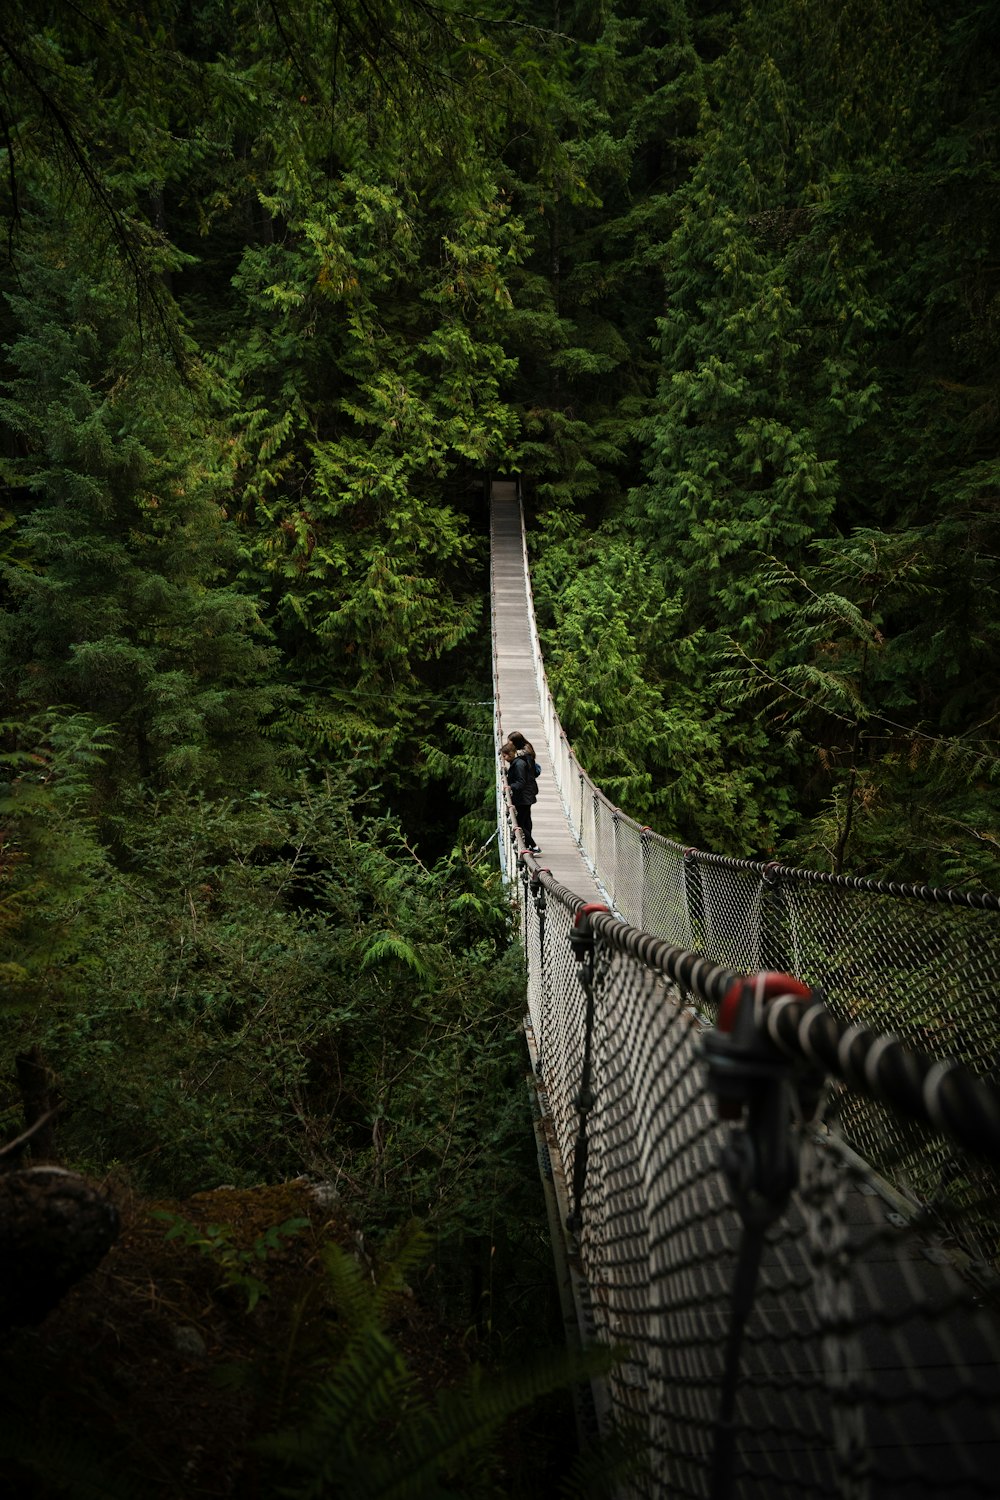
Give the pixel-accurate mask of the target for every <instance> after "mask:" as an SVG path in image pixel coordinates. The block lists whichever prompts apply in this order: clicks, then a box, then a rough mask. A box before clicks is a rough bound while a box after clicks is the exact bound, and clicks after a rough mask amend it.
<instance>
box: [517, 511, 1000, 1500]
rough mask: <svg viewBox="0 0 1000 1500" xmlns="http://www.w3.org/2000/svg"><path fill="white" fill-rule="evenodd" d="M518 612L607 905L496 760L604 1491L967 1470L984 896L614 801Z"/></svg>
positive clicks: (981, 1431)
mask: <svg viewBox="0 0 1000 1500" xmlns="http://www.w3.org/2000/svg"><path fill="white" fill-rule="evenodd" d="M522 550H523V533H522ZM526 567H527V564H526V559H525V568H526ZM529 588H530V584H529ZM529 599H530V594H529ZM531 632H532V637H533V651H534V658H535V672H536V680H537V688H538V694H539V702H540V705H541V712H542V718H543V722H544V724H545V727H546V733H547V738H548V746H549V751H550V756H551V762H552V768H553V775H554V779H555V781H556V784H557V785H558V787H559V789H560V792H561V795H562V799H563V803H564V807H565V810H566V815H567V818H568V820H569V822H570V824H571V826H572V828H573V830H574V833H575V834H576V837H577V839H578V840H579V842H580V844H581V847H582V849H583V851H584V853H585V854H586V856H587V858H588V860H589V862H590V864H591V866H592V868H593V869H594V871H595V873H596V875H597V877H598V880H599V882H600V884H601V886H602V888H603V889H605V890H607V891H608V892H609V894H610V898H611V900H612V901H613V903H614V907H615V911H614V913H611V912H607V911H603V910H600V909H596V910H595V909H592V908H588V907H585V906H584V905H583V903H582V901H581V899H580V898H579V897H578V896H576V895H575V894H574V893H573V892H572V891H570V890H567V889H566V888H565V887H563V886H561V885H559V884H558V883H557V882H556V881H555V880H554V879H553V878H552V876H551V875H550V874H549V873H548V872H546V871H543V870H542V869H540V868H539V866H538V864H537V862H535V861H534V860H533V859H532V858H531V856H530V855H529V854H527V853H526V852H525V851H524V849H523V845H522V844H521V843H520V841H519V836H518V834H517V831H516V828H515V826H514V821H513V818H512V809H511V807H510V804H509V799H508V797H507V794H506V790H505V788H504V787H503V786H502V785H501V784H500V783H499V781H498V811H499V817H500V826H501V844H502V848H503V856H502V857H503V859H504V864H505V869H506V870H507V872H508V875H509V876H510V878H511V881H512V890H513V891H514V892H515V893H516V897H517V906H518V922H519V927H520V932H521V934H522V937H523V942H524V952H525V962H526V965H527V978H528V1003H529V1018H528V1023H527V1025H528V1032H529V1041H530V1045H531V1055H532V1058H533V1060H534V1063H535V1068H534V1073H535V1084H536V1087H537V1089H538V1091H539V1097H540V1100H541V1103H540V1105H539V1109H540V1110H541V1111H542V1112H543V1113H544V1115H545V1120H546V1135H547V1139H549V1140H550V1142H551V1144H552V1148H553V1153H554V1155H555V1157H556V1158H557V1172H556V1175H557V1179H558V1182H559V1183H560V1184H561V1191H562V1194H563V1199H564V1201H563V1216H562V1217H563V1220H564V1222H565V1224H566V1226H567V1228H566V1233H567V1238H568V1244H569V1252H570V1256H571V1258H572V1261H573V1264H574V1266H575V1267H576V1270H577V1273H578V1278H579V1282H580V1284H581V1285H583V1286H585V1287H586V1297H585V1299H584V1302H583V1304H582V1305H581V1317H582V1319H583V1321H584V1323H585V1325H586V1326H585V1334H586V1336H587V1337H588V1338H592V1339H597V1340H601V1341H604V1342H608V1343H613V1344H615V1345H617V1346H618V1347H619V1348H620V1349H621V1350H622V1357H621V1359H620V1360H619V1362H618V1364H617V1365H616V1366H615V1368H614V1371H613V1373H612V1375H611V1377H610V1378H609V1383H608V1387H607V1393H606V1394H607V1401H608V1415H609V1419H610V1420H612V1421H613V1422H614V1424H615V1425H616V1426H617V1427H619V1428H620V1429H622V1430H624V1431H626V1432H631V1433H632V1434H633V1435H634V1436H635V1439H636V1451H637V1453H638V1455H639V1458H638V1461H637V1465H636V1467H635V1470H634V1472H633V1474H632V1476H631V1478H630V1479H629V1480H628V1481H627V1483H623V1486H622V1490H621V1493H622V1494H623V1495H625V1494H627V1495H629V1496H635V1497H642V1500H647V1497H649V1500H652V1497H659V1496H662V1495H668V1494H669V1495H671V1496H674V1495H676V1496H692V1497H699V1500H702V1497H704V1500H728V1497H739V1500H743V1497H747V1500H749V1497H758V1496H759V1497H761V1500H770V1497H771V1496H777V1495H782V1494H786V1493H792V1492H794V1493H795V1494H797V1495H801V1494H806V1495H808V1496H814V1495H815V1496H819V1495H836V1496H842V1497H845V1500H848V1497H849V1500H855V1497H857V1500H881V1497H883V1496H885V1497H889V1496H893V1497H903V1496H907V1497H908V1496H911V1495H912V1496H920V1495H948V1496H962V1497H965V1496H974V1495H975V1496H985V1495H993V1494H995V1493H996V1492H997V1480H996V1475H997V1474H998V1473H1000V1292H998V1281H997V1274H996V1271H997V1265H998V1259H1000V1257H998V1231H997V1223H998V1207H1000V1203H998V1199H1000V1093H998V1091H997V1089H996V1088H995V1087H994V1084H995V1082H996V1068H997V1057H998V1040H1000V1007H998V1004H997V1000H998V994H997V988H998V984H1000V924H998V923H997V920H996V915H997V911H998V909H1000V902H998V901H997V899H996V898H994V897H990V896H983V895H968V894H965V893H961V892H946V891H936V890H930V889H926V888H922V887H903V886H898V885H895V884H882V883H879V882H873V881H861V880H852V879H850V878H846V877H836V878H835V877H829V876H824V875H821V874H816V873H813V872H807V871H800V870H794V869H791V868H787V867H784V866H782V865H780V864H777V863H773V862H772V863H765V862H760V861H752V860H739V859H732V858H728V857H724V856H720V855H714V854H710V853H705V852H703V851H698V850H692V849H685V848H683V847H682V846H681V845H680V844H678V843H675V842H672V841H671V840H668V839H665V838H662V837H661V836H659V835H657V834H656V833H654V832H653V831H652V830H650V829H648V828H644V827H642V826H640V825H638V824H637V823H635V822H634V821H633V820H631V819H629V818H627V817H626V816H625V815H624V814H623V813H622V812H621V811H620V810H619V809H616V808H615V807H614V806H613V804H612V803H611V802H610V801H609V799H607V798H606V797H605V796H604V795H603V794H602V793H601V792H600V790H599V789H598V788H597V787H595V786H594V785H593V783H591V782H590V780H589V778H588V777H587V775H586V773H585V772H584V771H583V769H582V768H581V767H580V766H579V765H578V763H577V762H576V759H575V757H574V755H573V752H572V749H571V747H570V746H569V744H568V742H567V740H566V737H565V735H564V734H563V732H562V729H561V726H560V724H559V720H558V715H557V714H556V711H555V707H554V704H553V701H552V698H551V694H550V693H549V691H548V686H547V683H546V680H545V673H544V666H543V662H542V657H541V651H540V648H539V645H538V637H537V632H536V631H535V626H534V621H533V620H532V621H531ZM759 971H776V972H774V973H770V974H769V973H761V972H759ZM748 974H749V975H750V976H751V977H750V979H747V978H744V977H741V976H745V975H748ZM790 975H794V976H796V977H795V978H791V977H789V976H790Z"/></svg>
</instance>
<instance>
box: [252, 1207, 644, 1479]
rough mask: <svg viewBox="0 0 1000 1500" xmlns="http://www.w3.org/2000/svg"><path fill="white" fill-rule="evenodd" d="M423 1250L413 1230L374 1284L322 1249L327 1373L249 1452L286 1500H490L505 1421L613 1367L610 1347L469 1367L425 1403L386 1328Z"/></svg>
mask: <svg viewBox="0 0 1000 1500" xmlns="http://www.w3.org/2000/svg"><path fill="white" fill-rule="evenodd" d="M427 1248H428V1240H427V1237H426V1235H425V1234H424V1233H423V1231H422V1230H420V1228H419V1227H417V1226H411V1227H410V1228H409V1229H408V1230H407V1231H405V1232H404V1234H403V1235H402V1237H401V1238H400V1239H399V1240H398V1241H397V1243H396V1245H395V1246H394V1247H393V1249H392V1252H391V1255H390V1258H389V1259H388V1261H387V1263H386V1265H385V1267H384V1268H383V1270H382V1271H381V1273H380V1275H379V1276H378V1277H377V1278H375V1277H372V1276H371V1275H369V1274H366V1272H365V1271H364V1270H363V1269H362V1267H361V1265H360V1264H359V1263H358V1261H357V1260H356V1259H355V1258H354V1257H353V1256H351V1255H350V1254H349V1253H348V1252H346V1251H345V1250H343V1249H341V1248H340V1247H339V1246H331V1247H329V1248H328V1249H327V1251H326V1253H325V1264H326V1269H327V1274H328V1276H329V1285H330V1296H331V1301H332V1303H333V1307H334V1309H335V1311H336V1314H337V1320H336V1322H335V1323H334V1324H333V1326H332V1330H331V1335H330V1337H331V1341H332V1344H333V1348H332V1350H331V1359H330V1364H329V1367H328V1368H327V1370H326V1371H325V1373H324V1374H323V1375H322V1376H321V1378H320V1379H319V1380H317V1381H316V1382H314V1384H313V1385H312V1386H311V1387H310V1389H309V1390H308V1392H307V1394H306V1398H305V1402H304V1410H303V1413H302V1416H301V1419H300V1421H299V1422H298V1423H297V1424H296V1425H295V1426H294V1427H290V1428H287V1429H285V1430H283V1431H280V1432H277V1433H273V1434H270V1435H268V1436H266V1437H263V1438H260V1439H259V1440H258V1441H257V1443H256V1444H255V1447H256V1449H257V1451H258V1452H259V1453H261V1454H262V1455H264V1456H265V1457H266V1458H268V1459H270V1460H271V1461H272V1462H273V1463H274V1464H275V1465H276V1467H277V1468H278V1470H279V1471H280V1475H281V1478H280V1481H279V1483H278V1493H279V1494H281V1495H283V1496H287V1497H289V1500H320V1497H322V1496H324V1495H329V1494H340V1495H350V1496H351V1500H404V1497H405V1500H438V1497H441V1500H443V1497H445V1496H451V1497H454V1496H455V1495H456V1494H476V1495H482V1494H484V1493H486V1494H488V1493H490V1492H491V1489H490V1485H491V1478H490V1476H491V1474H492V1473H493V1471H494V1470H495V1468H496V1459H495V1456H494V1454H493V1451H492V1447H493V1443H494V1440H495V1438H496V1436H497V1434H498V1432H499V1430H500V1428H501V1427H502V1426H503V1424H504V1423H505V1422H506V1421H507V1420H508V1418H510V1417H511V1416H512V1415H513V1414H514V1413H516V1412H518V1411H521V1410H523V1409H524V1408H526V1407H528V1406H530V1405H531V1404H532V1403H533V1402H534V1401H537V1400H538V1399H539V1398H540V1397H543V1396H545V1395H548V1394H550V1393H552V1392H555V1391H559V1390H565V1389H567V1388H569V1387H570V1386H572V1385H574V1384H578V1383H579V1382H581V1381H585V1380H588V1379H590V1378H592V1377H593V1376H595V1375H598V1374H601V1373H604V1372H605V1371H606V1370H608V1369H609V1368H610V1367H611V1365H612V1364H613V1362H614V1360H615V1358H616V1353H615V1351H612V1350H609V1349H606V1348H599V1349H593V1350H589V1351H587V1352H586V1353H584V1354H579V1353H571V1352H568V1351H567V1352H561V1351H557V1352H555V1353H552V1352H549V1353H547V1354H545V1355H543V1356H542V1357H540V1358H539V1359H538V1360H536V1361H535V1363H534V1364H532V1365H531V1366H529V1367H527V1368H523V1369H519V1370H516V1371H513V1372H510V1373H506V1374H503V1375H498V1376H493V1375H490V1374H488V1373H487V1372H485V1371H484V1370H482V1369H481V1368H479V1367H475V1368H473V1369H472V1371H471V1372H470V1374H469V1375H468V1377H467V1378H466V1379H465V1380H463V1381H462V1383H461V1384H460V1385H458V1386H456V1387H454V1388H452V1389H449V1390H445V1391H442V1392H440V1393H438V1395H437V1396H436V1397H435V1398H434V1399H433V1400H429V1399H426V1398H425V1397H424V1396H423V1395H422V1394H421V1390H420V1385H419V1382H418V1380H417V1378H416V1376H415V1374H414V1373H413V1371H412V1370H411V1369H410V1368H409V1366H408V1365H407V1363H406V1361H405V1359H404V1358H403V1356H402V1354H401V1353H400V1351H399V1350H398V1349H397V1348H396V1346H395V1344H394V1343H393V1341H392V1339H391V1337H390V1335H389V1332H388V1324H389V1320H390V1318H391V1316H392V1312H393V1308H394V1306H395V1305H396V1303H397V1299H398V1297H399V1294H400V1291H401V1290H402V1289H403V1287H404V1286H405V1276H406V1275H407V1274H408V1272H409V1271H411V1270H412V1269H413V1268H414V1267H415V1266H416V1264H417V1263H418V1262H419V1261H420V1260H421V1259H422V1258H423V1257H424V1256H425V1255H426V1253H427ZM609 1465H610V1467H611V1468H612V1469H613V1470H614V1471H615V1472H618V1471H619V1469H620V1460H619V1459H615V1460H614V1461H613V1462H612V1461H611V1459H609ZM493 1492H494V1493H500V1492H499V1491H493ZM580 1493H582V1491H581V1492H580Z"/></svg>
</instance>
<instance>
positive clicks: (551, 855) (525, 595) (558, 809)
mask: <svg viewBox="0 0 1000 1500" xmlns="http://www.w3.org/2000/svg"><path fill="white" fill-rule="evenodd" d="M490 514H491V527H492V547H493V629H494V632H495V635H496V673H497V681H496V694H497V709H498V714H499V721H500V732H501V735H502V736H503V737H504V738H506V736H507V735H509V734H510V733H511V732H512V731H514V730H520V732H521V733H522V734H523V735H524V736H525V738H526V739H528V740H530V742H531V743H532V745H534V747H535V753H536V756H537V758H538V760H539V762H540V763H541V767H542V774H541V776H540V777H539V779H538V802H537V803H536V805H535V809H534V814H533V818H532V825H533V828H534V834H535V840H536V842H537V844H538V845H539V847H540V848H541V851H542V852H541V855H540V856H539V859H538V863H539V865H540V866H541V867H542V868H543V869H547V870H551V872H552V876H553V878H554V879H555V880H558V881H559V883H560V885H564V886H566V887H567V888H568V889H569V890H571V891H575V892H576V893H577V895H579V897H580V898H581V900H583V901H606V899H607V898H606V897H605V895H604V894H603V893H602V891H601V889H600V887H599V885H598V883H597V881H596V880H595V878H594V874H593V871H592V870H591V868H590V865H589V864H588V862H587V860H586V858H585V856H584V854H583V851H582V849H581V848H580V845H579V843H578V842H577V839H576V837H575V835H574V833H573V830H572V828H571V826H570V823H569V819H568V817H567V814H566V810H565V808H564V807H563V803H562V799H561V797H560V795H559V791H558V788H557V787H556V785H555V782H554V781H553V779H552V775H551V767H552V760H553V757H552V747H551V746H550V745H549V743H548V740H547V736H546V731H545V727H544V724H543V721H542V713H541V706H540V704H539V699H538V679H537V677H536V674H535V658H534V653H533V650H532V629H531V622H532V619H533V607H532V604H531V598H530V583H529V580H528V577H527V571H526V569H525V566H524V550H523V541H522V534H521V507H520V502H519V499H518V494H517V485H516V483H515V482H514V481H513V480H497V479H495V480H494V481H493V483H492V486H491V494H490Z"/></svg>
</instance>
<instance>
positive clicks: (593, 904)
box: [573, 901, 611, 927]
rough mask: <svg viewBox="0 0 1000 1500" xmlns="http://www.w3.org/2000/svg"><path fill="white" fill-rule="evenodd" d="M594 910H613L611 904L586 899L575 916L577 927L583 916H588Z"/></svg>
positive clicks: (574, 924)
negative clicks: (606, 904)
mask: <svg viewBox="0 0 1000 1500" xmlns="http://www.w3.org/2000/svg"><path fill="white" fill-rule="evenodd" d="M592 911H606V912H608V913H609V915H610V912H611V908H610V906H605V905H604V902H603V901H586V902H584V904H583V906H580V907H578V908H577V912H576V916H575V917H574V918H573V926H574V927H576V926H577V925H578V923H579V921H580V918H581V917H586V916H588V915H589V914H590V912H592Z"/></svg>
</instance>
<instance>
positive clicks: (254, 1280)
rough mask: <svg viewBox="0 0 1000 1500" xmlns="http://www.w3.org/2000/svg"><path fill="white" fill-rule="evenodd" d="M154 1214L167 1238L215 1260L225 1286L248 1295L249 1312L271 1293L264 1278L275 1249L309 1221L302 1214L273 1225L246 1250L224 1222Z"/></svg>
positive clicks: (157, 1211) (161, 1211)
mask: <svg viewBox="0 0 1000 1500" xmlns="http://www.w3.org/2000/svg"><path fill="white" fill-rule="evenodd" d="M153 1217H154V1218H156V1219H160V1220H161V1221H162V1222H163V1223H164V1224H165V1225H167V1226H168V1227H167V1232H166V1238H167V1239H168V1240H180V1241H181V1243H182V1244H183V1245H185V1246H187V1247H188V1248H193V1249H196V1250H198V1251H200V1253H201V1254H202V1255H204V1256H205V1257H206V1259H208V1260H210V1261H211V1262H212V1265H213V1266H214V1267H215V1268H216V1270H217V1271H218V1273H219V1276H220V1278H221V1281H222V1284H223V1286H225V1287H227V1288H231V1289H232V1290H234V1291H238V1292H241V1293H242V1294H243V1295H244V1296H245V1297H246V1299H247V1312H253V1310H254V1308H255V1307H256V1306H257V1303H258V1302H259V1301H260V1299H261V1297H266V1296H267V1295H268V1289H267V1282H266V1281H265V1280H264V1279H263V1269H264V1263H265V1262H266V1261H267V1259H268V1256H269V1255H270V1254H271V1253H272V1251H276V1250H280V1249H281V1248H282V1242H283V1241H284V1240H286V1239H288V1238H290V1237H291V1236H292V1235H295V1234H298V1233H299V1231H300V1230H302V1229H305V1228H306V1227H307V1226H308V1224H309V1220H308V1219H304V1218H302V1217H300V1216H296V1217H293V1218H291V1219H286V1220H285V1222H284V1223H283V1224H272V1225H271V1226H270V1228H268V1229H266V1230H265V1231H264V1233H263V1234H261V1235H258V1237H257V1239H256V1240H254V1242H253V1245H252V1246H251V1247H250V1249H248V1250H244V1249H241V1248H240V1247H239V1245H237V1244H236V1242H235V1239H234V1235H233V1232H232V1230H231V1229H230V1228H229V1227H228V1226H227V1225H225V1224H205V1225H199V1224H192V1223H191V1221H190V1219H185V1218H184V1216H183V1214H178V1213H171V1212H170V1211H169V1210H167V1209H154V1210H153Z"/></svg>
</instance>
